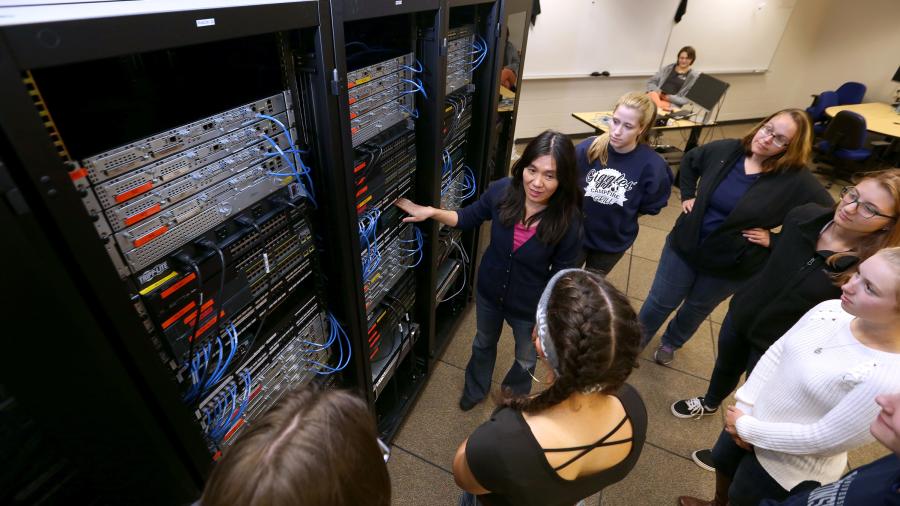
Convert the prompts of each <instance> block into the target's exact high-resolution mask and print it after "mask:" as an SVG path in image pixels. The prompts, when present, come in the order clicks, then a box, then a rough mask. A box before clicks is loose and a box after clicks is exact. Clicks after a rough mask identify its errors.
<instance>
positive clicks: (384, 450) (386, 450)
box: [375, 437, 391, 464]
mask: <svg viewBox="0 0 900 506" xmlns="http://www.w3.org/2000/svg"><path fill="white" fill-rule="evenodd" d="M375 442H376V443H378V448H379V449H380V450H381V456H382V457H384V463H385V464H387V462H388V460H390V458H391V447H390V446H388V445H387V444H385V442H384V441H382V440H381V438H380V437H377V438H375Z"/></svg>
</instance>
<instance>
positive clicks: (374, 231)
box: [359, 208, 381, 279]
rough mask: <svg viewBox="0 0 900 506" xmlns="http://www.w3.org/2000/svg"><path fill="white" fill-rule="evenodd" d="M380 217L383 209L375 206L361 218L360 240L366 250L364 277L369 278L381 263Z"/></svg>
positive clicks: (363, 268) (363, 265)
mask: <svg viewBox="0 0 900 506" xmlns="http://www.w3.org/2000/svg"><path fill="white" fill-rule="evenodd" d="M380 217H381V211H380V210H379V209H378V208H374V209H371V210H369V211H367V212H366V213H365V214H363V216H362V218H360V220H359V240H360V245H361V246H362V247H363V249H364V250H365V251H364V252H363V257H362V270H363V279H368V278H369V276H371V275H372V274H374V273H375V270H376V269H378V266H379V265H381V252H380V251H379V250H378V218H380Z"/></svg>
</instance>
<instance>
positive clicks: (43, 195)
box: [0, 2, 361, 502]
mask: <svg viewBox="0 0 900 506" xmlns="http://www.w3.org/2000/svg"><path fill="white" fill-rule="evenodd" d="M323 4H324V7H325V8H324V9H323V8H322V7H323ZM329 15H330V12H329V9H328V8H327V3H321V2H320V3H310V2H299V3H295V4H278V5H273V6H267V8H266V9H265V10H261V9H254V8H252V7H235V8H224V9H214V10H197V11H189V12H178V13H167V14H148V15H140V16H126V17H117V18H100V19H91V20H79V21H77V22H58V23H50V24H41V25H21V26H11V27H5V28H3V29H2V30H3V35H4V42H3V43H0V53H2V54H4V55H5V56H4V57H2V58H0V88H2V89H3V90H4V94H3V96H4V97H5V98H4V108H3V112H2V113H0V126H2V129H3V132H4V135H5V137H4V139H3V141H4V142H3V147H4V149H3V156H4V158H5V159H6V160H8V161H9V164H11V170H10V171H9V172H10V175H11V177H10V185H9V188H8V189H7V195H8V196H11V195H15V197H13V200H11V201H10V202H11V203H16V204H15V205H14V206H13V209H14V211H16V212H15V213H14V214H9V215H7V214H4V219H6V218H9V221H10V223H11V224H12V226H11V227H10V229H11V230H13V231H17V230H18V231H20V232H21V234H20V235H19V238H23V239H24V240H23V246H24V245H25V244H27V245H28V246H29V247H33V248H35V252H34V256H35V257H36V258H43V259H44V260H47V262H46V265H44V266H42V269H40V271H41V272H42V273H43V272H54V273H60V272H63V273H64V274H63V275H62V276H61V277H59V278H57V279H55V280H54V281H55V282H54V284H56V285H57V286H58V287H59V288H58V292H61V293H65V289H66V288H73V289H74V290H77V291H76V292H75V293H77V294H78V295H77V296H75V297H70V298H68V300H66V301H65V304H60V305H58V306H57V309H56V312H57V313H58V314H59V315H60V318H58V319H53V320H54V321H52V322H46V323H45V325H47V326H48V327H49V328H54V324H56V325H58V324H59V322H62V321H79V322H80V323H82V325H80V326H79V327H73V328H70V329H69V333H68V334H67V335H69V336H72V337H75V336H77V337H81V338H83V343H84V344H85V347H86V348H89V349H92V350H93V351H94V352H95V354H96V355H97V357H96V358H93V360H91V361H88V363H94V364H95V365H96V366H97V367H98V368H99V370H100V371H102V373H101V374H100V376H101V377H104V378H115V380H116V383H115V385H116V387H117V388H114V389H112V390H114V393H113V394H112V395H110V398H106V399H103V400H100V399H96V400H94V399H84V398H83V396H68V397H67V396H63V397H62V398H60V399H58V401H57V402H56V403H55V406H54V407H55V410H54V412H55V414H56V419H57V421H58V422H61V424H62V425H66V429H67V430H66V431H65V434H64V436H65V437H64V438H62V439H63V440H71V441H72V442H73V443H72V446H73V448H77V449H78V450H83V451H84V454H88V453H93V454H94V455H93V456H92V457H90V458H86V460H87V461H89V462H91V463H96V462H97V461H105V462H106V465H105V466H92V465H90V464H89V465H88V466H87V469H90V470H94V471H96V470H97V469H101V468H102V469H103V472H101V473H99V474H100V475H102V481H100V480H98V481H97V483H104V482H105V483H106V485H103V486H112V485H114V484H116V480H110V481H108V480H109V479H110V477H111V476H116V475H117V474H120V473H108V471H109V468H110V467H116V468H118V469H120V471H121V472H127V473H129V474H130V473H135V474H137V475H141V476H144V477H145V481H146V482H147V483H144V484H143V487H136V489H134V490H130V492H131V493H135V491H136V490H141V489H142V488H144V487H146V488H147V492H148V493H149V495H148V496H146V497H155V496H158V495H160V494H162V495H163V496H165V497H167V498H169V499H170V500H169V501H167V502H171V501H172V500H177V501H185V500H190V499H191V498H192V497H191V496H192V495H194V494H195V493H196V491H197V489H198V488H199V486H201V484H202V479H203V476H204V475H205V473H206V472H207V469H208V466H209V462H210V459H209V454H208V453H207V448H205V447H204V444H203V442H202V439H201V438H200V437H198V432H199V431H198V427H197V426H196V424H195V423H194V422H193V420H191V418H192V417H191V415H190V414H188V413H186V410H185V409H184V407H183V406H182V405H181V404H180V399H179V398H178V395H177V393H176V392H175V391H174V389H172V388H171V379H170V377H169V375H170V373H168V372H167V371H165V368H164V367H163V364H162V363H161V361H160V360H159V359H158V358H157V357H155V353H156V350H155V348H154V346H153V345H152V344H151V343H150V342H149V340H148V339H146V330H145V329H143V328H141V325H140V323H139V320H138V319H136V318H134V314H135V310H134V308H133V307H131V302H132V301H129V300H128V299H127V298H124V297H116V296H115V294H121V293H122V292H123V290H122V287H121V280H120V279H118V277H119V273H117V272H115V270H114V269H111V268H110V263H109V261H108V259H106V258H105V256H106V252H105V249H104V248H103V247H101V246H100V242H99V241H85V240H83V238H84V237H91V236H92V235H93V236H95V237H96V233H95V232H93V231H92V230H91V229H92V225H91V224H90V222H89V221H88V220H86V219H84V214H85V213H84V208H83V207H80V203H79V197H80V196H79V195H78V194H77V193H76V192H75V190H74V188H73V187H72V186H71V182H70V181H69V179H70V176H71V174H70V173H68V172H67V171H66V170H65V165H63V163H62V160H61V159H60V157H59V152H60V151H64V150H65V146H64V144H63V141H64V139H60V138H56V139H53V140H55V141H57V142H56V143H55V144H56V146H54V143H53V140H51V139H50V138H48V135H47V133H46V130H45V125H44V123H45V120H46V119H48V118H47V117H46V116H44V117H43V118H39V117H38V115H37V114H36V110H35V108H34V107H35V106H34V98H33V97H32V96H29V94H28V92H27V91H26V89H25V87H24V86H23V83H22V73H23V72H27V71H30V70H36V69H41V68H49V67H53V66H58V65H64V64H71V63H77V62H80V61H85V60H88V59H96V58H100V57H112V56H118V55H122V54H130V53H136V52H144V51H152V50H159V49H162V48H167V47H175V46H182V45H191V44H203V43H211V42H216V41H223V40H228V39H233V38H235V37H239V36H251V35H255V34H257V33H274V32H289V31H292V30H299V29H301V28H302V29H308V30H311V31H312V32H311V33H312V34H311V38H312V39H313V41H314V42H313V44H314V46H315V48H310V51H311V52H310V54H312V55H315V57H314V58H311V59H308V60H307V61H302V60H303V58H302V57H300V56H298V57H297V58H296V60H297V61H294V58H293V56H294V55H293V54H290V55H282V57H283V58H285V65H286V67H287V68H290V67H291V66H293V65H294V64H297V65H298V67H303V66H304V65H307V66H308V67H309V68H308V69H307V70H308V71H309V72H310V73H311V74H315V77H312V78H310V81H311V82H312V83H313V84H312V88H313V89H314V91H313V93H314V95H316V96H318V97H320V98H321V97H325V96H326V93H327V91H328V90H327V84H326V82H325V77H324V76H325V75H326V72H327V71H328V70H330V68H328V66H327V64H326V62H328V61H329V60H331V58H332V55H331V53H330V44H329V39H330V33H329V31H328V28H329V27H330V19H329ZM210 19H214V20H216V22H215V23H213V24H212V25H210V24H204V25H203V27H202V28H201V24H200V23H199V21H200V20H210ZM320 19H321V20H322V25H319V20H320ZM160 26H166V27H167V28H168V29H167V30H160V29H159V27H160ZM85 33H89V34H90V35H91V36H90V37H85V36H83V34H85ZM315 102H316V103H315V104H311V106H310V108H311V109H312V114H313V115H314V116H315V117H316V122H317V123H319V124H322V125H325V128H324V129H323V130H326V131H324V132H319V134H320V137H322V138H323V139H324V142H322V143H321V145H319V146H318V150H319V151H320V153H319V156H318V159H319V160H328V159H331V157H330V156H325V155H323V154H322V152H325V153H326V154H327V155H331V154H333V151H334V149H335V146H336V145H337V143H336V142H335V141H334V140H333V138H329V132H327V130H328V125H329V122H328V121H323V120H324V119H325V118H328V117H331V116H330V113H331V112H333V107H334V104H329V103H328V101H327V100H316V101H315ZM60 147H61V148H62V149H61V150H60ZM323 172H331V171H323ZM326 178H327V177H326ZM335 183H336V182H335V181H328V180H326V182H325V184H324V185H320V186H324V187H325V188H326V191H328V188H333V187H334V186H335ZM337 183H340V181H337ZM13 236H14V237H15V235H13ZM344 239H345V240H344V241H343V242H344V243H346V242H348V241H347V240H346V239H347V238H344ZM340 242H341V241H340V238H338V240H336V241H334V244H335V246H336V247H335V250H337V251H341V250H342V249H343V248H341V247H340V246H341V245H340ZM53 250H55V251H56V252H58V253H51V251H53ZM19 260H21V258H20V259H19ZM23 270H24V271H26V272H27V271H28V270H27V269H23ZM332 272H336V273H338V274H337V275H336V278H338V279H336V280H334V281H337V282H338V283H341V284H342V283H346V281H347V280H346V279H342V276H343V274H341V272H342V271H341V270H334V271H332ZM34 279H41V276H36V277H35V278H34ZM43 286H46V285H43ZM43 286H41V287H36V286H33V284H28V283H23V284H22V285H21V287H22V289H21V292H20V294H19V295H20V297H19V298H18V300H19V301H21V302H20V303H19V304H18V305H16V306H12V307H21V306H26V305H27V306H29V307H31V305H28V304H25V302H26V301H30V302H34V301H35V300H38V297H39V296H40V292H41V288H43ZM72 291H73V290H69V293H70V294H71V293H72ZM101 294H102V295H101ZM28 313H29V312H28V311H25V310H24V309H23V314H28ZM197 320H198V321H199V318H197ZM350 323H351V325H352V323H353V322H352V321H351V322H350ZM11 327H12V328H13V329H15V328H16V323H13V325H11ZM76 328H77V329H84V332H81V331H80V330H74V329H76ZM32 330H33V329H32ZM54 330H58V329H56V328H54ZM89 330H91V331H94V332H88V331H89ZM349 330H350V333H351V334H353V335H354V336H360V335H361V332H360V330H359V328H358V327H357V328H350V329H349ZM73 334H74V336H73ZM112 336H117V337H112ZM72 342H75V341H72ZM67 344H68V343H67ZM70 346H71V345H70ZM22 351H23V352H27V351H33V350H29V349H28V347H27V346H25V345H23V349H22ZM82 355H83V353H82V354H78V353H72V356H77V357H80V356H82ZM100 357H103V358H104V359H105V360H104V361H103V362H99V358H100ZM73 369H74V368H73V365H72V364H65V366H64V367H59V369H58V372H59V373H65V372H68V371H71V370H73ZM353 369H357V367H354V368H353ZM7 370H8V371H10V372H12V371H16V370H19V368H18V367H11V368H9V369H7ZM355 375H356V376H357V377H359V376H360V375H359V372H358V371H356V374H355ZM73 383H75V384H77V383H78V382H73ZM10 384H11V385H12V386H13V388H16V389H20V391H22V392H27V393H28V394H32V395H34V396H35V397H37V396H39V395H40V394H41V393H46V392H47V391H49V390H50V389H51V388H52V386H51V385H46V384H39V382H25V381H15V380H14V381H13V382H11V383H10ZM126 386H127V387H129V388H126ZM96 390H97V391H102V389H101V388H97V389H96ZM24 397H29V395H25V396H24ZM42 400H43V399H42ZM26 402H27V401H26ZM31 402H32V405H34V404H39V403H35V402H33V401H31ZM122 406H128V410H127V412H129V414H130V416H123V413H122V411H121V410H115V409H114V408H116V407H122ZM86 409H87V410H90V411H91V412H92V414H93V415H94V416H96V417H103V418H104V421H105V422H106V421H108V420H119V421H122V420H128V421H130V422H131V427H132V428H133V429H134V432H133V433H132V434H131V435H132V437H131V438H130V439H135V438H134V437H133V436H134V434H141V435H142V436H143V439H145V440H146V442H147V443H149V444H147V445H144V446H145V447H142V448H141V450H142V452H141V451H135V447H141V446H142V445H140V444H136V445H135V446H130V445H124V446H122V445H121V441H118V442H117V441H112V442H108V443H107V444H105V445H104V444H99V445H91V446H90V447H88V446H85V445H79V444H78V443H79V442H81V441H83V440H91V441H92V442H93V443H97V441H96V438H95V437H93V436H87V434H88V433H89V430H91V428H89V427H86V426H85V424H84V423H83V422H81V421H80V420H78V419H75V418H76V416H77V413H83V412H84V411H85V410H86ZM38 410H39V411H41V410H42V408H40V407H39V408H38ZM43 411H44V412H45V413H46V409H43ZM66 412H70V413H72V414H73V415H75V416H69V415H65V414H64V413H66ZM52 413H53V412H51V413H47V414H52ZM60 413H63V414H62V415H60ZM105 415H108V416H105ZM88 419H89V420H90V419H93V417H90V418H88ZM66 422H68V423H67V424H66ZM103 425H108V426H112V427H111V428H110V430H109V432H108V434H110V435H120V436H122V438H123V440H128V439H129V437H128V433H129V431H124V430H122V428H121V427H120V426H117V425H116V424H115V423H112V422H109V423H104V424H99V426H103ZM97 429H98V427H97V426H95V427H93V430H97ZM55 430H57V431H58V430H59V428H56V429H55ZM137 456H140V458H135V457H137ZM79 458H80V457H79ZM142 469H143V470H145V471H146V472H140V471H141V470H142ZM160 469H164V470H165V472H160ZM147 476H153V477H156V479H158V480H159V482H157V483H156V484H155V485H150V483H149V482H152V481H153V480H147V479H146V477H147ZM95 477H96V476H95ZM129 481H130V480H122V481H121V482H119V483H121V484H125V483H128V482H129ZM101 488H102V487H101Z"/></svg>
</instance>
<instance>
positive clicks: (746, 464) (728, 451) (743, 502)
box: [712, 430, 812, 506]
mask: <svg viewBox="0 0 900 506" xmlns="http://www.w3.org/2000/svg"><path fill="white" fill-rule="evenodd" d="M712 459H713V462H714V463H715V465H716V472H719V473H724V474H725V475H726V476H728V477H730V478H731V487H730V488H729V489H728V504H729V505H731V506H757V505H758V504H759V503H760V501H762V500H763V499H774V500H777V501H783V500H784V499H786V498H787V496H788V495H790V493H791V492H789V491H787V490H785V489H784V488H782V487H781V485H779V484H778V482H777V481H775V480H774V479H773V478H772V477H771V476H769V473H767V472H766V470H765V469H763V467H762V466H761V465H760V463H759V461H758V460H756V455H754V454H753V452H752V451H747V450H744V449H743V448H741V447H740V446H738V445H737V444H735V442H734V440H733V439H731V435H730V434H728V433H727V432H725V431H724V430H723V431H722V433H721V434H720V435H719V440H718V441H716V445H715V446H714V447H713V449H712ZM801 485H804V488H805V487H806V485H809V486H812V482H803V483H802V484H801ZM799 488H800V487H799V486H798V487H795V488H794V491H797V490H798V489H799Z"/></svg>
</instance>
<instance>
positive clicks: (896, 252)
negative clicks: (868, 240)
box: [872, 246, 900, 305]
mask: <svg viewBox="0 0 900 506" xmlns="http://www.w3.org/2000/svg"><path fill="white" fill-rule="evenodd" d="M875 255H878V256H880V257H883V258H884V259H885V260H887V262H888V263H889V264H891V267H893V268H894V271H896V273H897V275H898V276H900V247H896V246H895V247H893V248H884V249H882V250H879V251H878V252H877V253H875ZM875 255H872V256H875ZM895 279H896V276H895ZM894 296H895V297H896V299H897V303H898V305H900V283H897V287H896V289H895V291H894Z"/></svg>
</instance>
